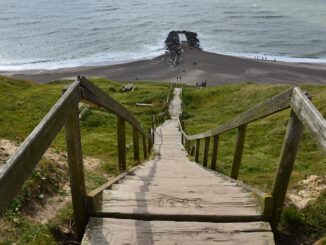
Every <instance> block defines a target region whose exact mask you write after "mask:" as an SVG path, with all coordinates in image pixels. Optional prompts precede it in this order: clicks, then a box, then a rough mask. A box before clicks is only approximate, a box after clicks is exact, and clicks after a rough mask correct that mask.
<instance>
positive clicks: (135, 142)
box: [132, 127, 140, 162]
mask: <svg viewBox="0 0 326 245" xmlns="http://www.w3.org/2000/svg"><path fill="white" fill-rule="evenodd" d="M132 142H133V149H134V161H136V162H139V161H140V157H139V137H138V130H137V128H136V127H132Z"/></svg>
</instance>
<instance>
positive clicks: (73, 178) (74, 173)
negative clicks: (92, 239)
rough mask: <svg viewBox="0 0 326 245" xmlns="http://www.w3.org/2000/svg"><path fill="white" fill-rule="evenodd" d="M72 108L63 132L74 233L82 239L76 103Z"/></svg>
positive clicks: (82, 188)
mask: <svg viewBox="0 0 326 245" xmlns="http://www.w3.org/2000/svg"><path fill="white" fill-rule="evenodd" d="M70 106H71V108H72V110H71V112H70V113H69V114H68V115H67V121H66V123H65V133H66V142H67V155H68V165H69V176H70V188H71V197H72V198H71V199H72V204H73V210H74V218H75V222H76V234H77V238H78V239H79V240H81V239H82V237H83V234H84V231H85V227H86V224H87V220H88V217H87V213H88V212H87V209H86V187H85V178H84V166H83V157H82V149H81V139H80V126H79V115H78V105H77V103H75V104H71V105H70Z"/></svg>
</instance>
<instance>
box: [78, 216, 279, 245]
mask: <svg viewBox="0 0 326 245" xmlns="http://www.w3.org/2000/svg"><path fill="white" fill-rule="evenodd" d="M216 243H221V244H248V245H252V244H266V245H269V244H274V240H273V233H272V232H271V228H270V225H269V224H268V223H267V222H250V223H222V224H221V223H207V222H173V221H143V220H129V219H111V218H90V221H89V223H88V225H87V229H86V233H85V235H84V238H83V240H82V244H83V245H90V244H93V245H95V244H96V245H97V244H115V245H119V244H121V245H122V244H131V245H136V244H137V245H143V244H146V245H150V244H160V245H163V244H184V245H186V244H189V245H190V244H196V245H199V244H202V245H207V244H216Z"/></svg>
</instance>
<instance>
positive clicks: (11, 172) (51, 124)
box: [0, 80, 80, 215]
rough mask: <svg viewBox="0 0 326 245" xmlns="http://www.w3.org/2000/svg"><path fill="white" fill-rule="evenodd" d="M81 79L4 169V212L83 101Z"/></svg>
mask: <svg viewBox="0 0 326 245" xmlns="http://www.w3.org/2000/svg"><path fill="white" fill-rule="evenodd" d="M79 87H80V81H78V80H77V81H75V82H74V83H73V84H72V85H71V86H70V87H69V89H68V90H67V92H66V93H65V94H64V95H63V96H62V97H61V98H60V99H59V100H58V102H57V103H56V104H55V105H54V106H53V107H52V109H51V110H50V111H49V112H48V113H47V114H46V116H45V117H44V118H43V119H42V121H41V122H40V123H39V124H38V125H37V127H36V128H35V129H34V130H33V131H32V132H31V134H30V135H29V136H28V137H27V138H26V139H25V140H24V142H23V143H22V144H21V145H20V147H19V148H18V150H17V151H16V152H15V154H14V155H12V156H11V157H10V158H9V160H8V161H7V162H6V164H5V165H4V166H3V168H2V170H1V172H0V197H1V199H0V200H1V201H0V215H2V214H3V213H4V212H5V211H6V209H7V207H8V205H9V203H10V202H11V200H12V199H13V198H14V197H15V196H16V195H17V193H18V192H19V190H20V189H21V187H22V185H23V184H24V183H25V181H26V179H27V178H28V177H29V176H30V175H31V173H32V171H33V169H34V168H35V166H36V164H37V163H38V162H39V160H40V159H41V158H42V156H43V154H44V153H45V151H46V150H47V148H48V147H49V146H50V145H51V142H52V141H53V140H54V138H55V137H56V135H57V134H58V133H59V131H60V129H61V128H62V127H63V125H64V123H65V121H66V118H67V116H68V115H69V114H70V113H71V111H72V108H73V106H74V105H76V104H77V103H78V102H79V100H80V90H79Z"/></svg>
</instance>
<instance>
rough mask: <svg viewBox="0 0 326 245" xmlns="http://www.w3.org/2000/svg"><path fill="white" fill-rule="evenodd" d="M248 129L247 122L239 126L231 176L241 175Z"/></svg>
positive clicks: (236, 177)
mask: <svg viewBox="0 0 326 245" xmlns="http://www.w3.org/2000/svg"><path fill="white" fill-rule="evenodd" d="M246 129H247V125H246V124H245V125H241V126H239V127H238V135H237V142H236V147H235V152H234V156H233V163H232V169H231V178H233V179H238V177H239V171H240V165H241V159H242V153H243V148H244V143H245V138H246Z"/></svg>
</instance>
